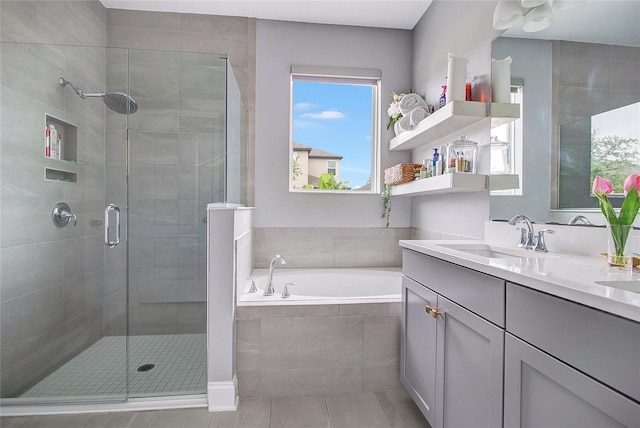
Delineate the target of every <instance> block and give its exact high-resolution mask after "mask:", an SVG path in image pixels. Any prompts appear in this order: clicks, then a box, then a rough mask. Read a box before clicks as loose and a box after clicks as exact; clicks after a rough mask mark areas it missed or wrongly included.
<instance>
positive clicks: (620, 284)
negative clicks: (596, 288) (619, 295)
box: [596, 280, 640, 293]
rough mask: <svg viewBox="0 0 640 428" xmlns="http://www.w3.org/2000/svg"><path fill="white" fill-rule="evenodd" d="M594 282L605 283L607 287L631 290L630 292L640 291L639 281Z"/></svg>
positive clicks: (597, 282)
mask: <svg viewBox="0 0 640 428" xmlns="http://www.w3.org/2000/svg"><path fill="white" fill-rule="evenodd" d="M596 284H600V285H606V286H607V287H613V288H619V289H620V290H625V291H631V292H632V293H640V281H638V280H635V281H596Z"/></svg>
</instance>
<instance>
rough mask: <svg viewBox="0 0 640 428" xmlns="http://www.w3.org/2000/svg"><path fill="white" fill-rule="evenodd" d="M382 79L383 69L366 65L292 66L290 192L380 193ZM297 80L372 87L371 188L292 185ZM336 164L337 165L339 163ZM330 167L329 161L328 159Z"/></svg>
mask: <svg viewBox="0 0 640 428" xmlns="http://www.w3.org/2000/svg"><path fill="white" fill-rule="evenodd" d="M381 80H382V72H381V71H380V70H375V69H364V68H343V67H322V66H299V65H293V66H291V73H290V77H289V109H290V112H289V152H288V157H289V173H288V177H289V178H288V182H289V185H288V187H289V192H290V193H311V194H327V193H332V194H341V195H372V194H379V193H380V191H381V185H380V177H381V175H380V147H381V146H380V123H381V119H380V114H381V113H380V112H381V97H380V93H381V90H380V88H381ZM295 81H307V82H318V83H339V84H351V85H353V84H355V85H358V84H359V85H368V86H371V88H372V109H371V110H372V111H371V119H372V124H371V128H372V129H371V145H370V149H371V166H370V168H371V178H370V180H371V183H370V189H366V190H359V189H355V190H354V189H351V190H328V189H300V188H294V187H293V181H294V178H293V167H294V162H295V161H294V159H293V158H294V156H293V155H292V154H293V153H294V152H295V151H294V148H293V143H294V141H293V131H294V129H293V122H294V114H295V112H294V103H293V101H294V94H293V86H294V82H295ZM336 167H337V166H336ZM327 169H328V163H327Z"/></svg>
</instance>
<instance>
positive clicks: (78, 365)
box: [21, 334, 207, 399]
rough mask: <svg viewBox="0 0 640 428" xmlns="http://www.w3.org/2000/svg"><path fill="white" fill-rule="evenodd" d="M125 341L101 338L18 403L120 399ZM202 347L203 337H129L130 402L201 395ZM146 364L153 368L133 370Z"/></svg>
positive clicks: (203, 381)
mask: <svg viewBox="0 0 640 428" xmlns="http://www.w3.org/2000/svg"><path fill="white" fill-rule="evenodd" d="M126 340H127V338H126V337H124V336H107V337H103V338H101V339H100V340H98V341H97V342H96V343H94V344H93V345H91V346H90V347H89V348H88V349H86V350H85V351H84V352H82V353H81V354H79V355H78V356H76V357H75V358H73V359H72V360H71V361H69V362H68V363H66V364H65V365H64V366H62V367H60V368H59V369H58V370H56V371H55V372H53V373H51V374H50V375H49V376H47V377H46V378H44V379H43V380H42V381H40V382H39V383H38V384H36V385H35V386H33V387H32V388H31V389H29V390H28V391H27V392H25V393H24V394H22V396H21V397H30V398H50V397H55V398H66V397H70V398H77V397H82V398H83V399H85V398H86V399H91V398H95V399H100V398H105V397H113V396H122V397H124V396H125V392H126V391H125V387H126V379H125V375H124V367H125V364H126V355H127V354H126ZM206 345H207V340H206V337H205V335H204V334H172V335H153V336H130V337H129V397H150V396H158V395H180V394H201V393H204V392H206V363H207V357H206V351H207V350H206ZM149 363H151V364H154V365H155V367H154V368H153V369H151V370H149V371H145V372H139V371H138V370H137V369H138V367H140V366H142V365H143V364H149Z"/></svg>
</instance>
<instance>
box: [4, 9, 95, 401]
mask: <svg viewBox="0 0 640 428" xmlns="http://www.w3.org/2000/svg"><path fill="white" fill-rule="evenodd" d="M0 15H1V22H0V28H1V32H0V38H1V40H2V49H1V52H0V55H1V58H0V59H1V61H0V62H1V66H2V68H1V70H0V74H1V76H2V78H1V79H2V80H1V84H2V86H1V88H0V90H1V93H0V95H1V98H2V100H1V102H0V115H1V129H0V152H1V155H2V157H1V183H0V184H1V187H0V189H1V190H0V192H1V193H0V203H1V210H0V212H1V215H2V217H1V219H0V225H1V234H2V241H1V248H0V258H1V263H2V267H1V274H0V282H1V289H0V300H1V301H2V303H1V306H0V312H1V321H0V323H1V329H2V330H1V336H2V339H1V340H2V342H1V344H0V347H1V349H2V351H1V352H2V355H1V359H2V367H1V372H2V384H1V388H2V397H10V396H14V395H15V394H16V393H20V392H21V391H22V390H24V388H26V387H28V386H29V385H30V384H31V383H32V382H33V381H34V380H36V379H38V378H39V377H41V376H42V375H44V374H47V373H48V372H49V371H51V370H52V369H54V368H56V367H57V366H58V365H60V364H62V363H63V362H65V361H66V360H67V359H69V358H71V357H72V356H74V355H75V354H77V353H78V352H80V351H82V350H83V349H84V348H85V347H86V346H88V345H90V344H91V343H93V342H94V341H95V340H97V339H99V338H100V337H101V336H102V334H103V304H102V301H103V295H104V292H105V291H104V289H103V276H104V249H105V246H104V244H102V239H103V236H102V234H103V229H102V227H101V226H100V225H99V224H98V223H96V222H95V220H96V219H97V220H100V219H101V218H102V215H103V214H102V211H103V209H104V206H103V176H104V163H105V160H104V148H103V147H104V137H103V135H104V134H103V133H104V114H105V113H104V110H105V108H104V105H103V104H102V103H101V102H100V101H99V100H95V99H91V100H81V99H80V98H78V97H77V96H76V95H75V94H74V93H73V92H72V91H71V90H70V88H62V87H60V86H59V85H58V83H57V82H58V78H59V77H60V76H65V77H67V78H68V79H70V80H72V81H74V82H76V83H77V84H78V85H81V86H82V87H83V88H84V89H85V90H86V91H87V92H103V91H104V90H105V89H106V76H105V74H106V73H105V69H106V50H105V48H104V47H102V48H83V47H70V46H62V45H67V44H69V45H86V46H105V45H106V21H107V15H106V10H105V9H104V7H103V6H102V5H101V4H100V3H99V2H98V1H74V2H58V1H52V2H35V1H2V2H0ZM28 43H38V45H29V44H28ZM44 43H47V44H44ZM54 44H55V45H54ZM45 112H46V113H50V114H53V115H55V116H57V117H59V118H61V119H64V120H66V121H68V122H71V123H73V124H75V125H77V126H78V132H79V135H78V141H79V148H78V156H77V161H78V162H77V164H72V163H69V162H64V161H59V160H51V159H45V157H44V143H43V140H44V137H43V129H44V116H45ZM45 166H46V167H50V168H56V169H64V170H69V171H72V172H75V173H77V176H78V181H77V183H65V182H51V181H44V168H45ZM61 200H65V201H67V202H68V203H69V205H70V206H71V208H72V210H73V211H74V212H75V213H76V214H77V215H78V225H77V227H73V225H69V226H67V227H65V228H61V229H59V228H56V227H55V226H54V225H53V222H52V221H51V210H52V208H53V205H54V204H55V203H56V202H58V201H61Z"/></svg>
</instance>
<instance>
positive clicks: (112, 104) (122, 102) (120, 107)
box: [58, 77, 138, 114]
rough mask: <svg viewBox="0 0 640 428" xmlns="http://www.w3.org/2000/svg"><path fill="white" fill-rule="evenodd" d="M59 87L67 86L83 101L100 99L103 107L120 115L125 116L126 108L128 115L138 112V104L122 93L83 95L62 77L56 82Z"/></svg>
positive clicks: (81, 91)
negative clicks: (103, 104)
mask: <svg viewBox="0 0 640 428" xmlns="http://www.w3.org/2000/svg"><path fill="white" fill-rule="evenodd" d="M58 83H60V86H62V87H65V86H66V85H69V86H71V87H72V88H73V90H74V92H75V93H76V94H77V95H78V96H79V97H80V98H82V99H83V100H84V99H87V98H97V97H101V98H102V100H103V101H104V103H105V105H106V106H107V107H109V109H110V110H112V111H114V112H116V113H120V114H127V108H128V109H129V111H128V113H129V114H133V113H135V112H136V111H137V110H138V103H136V102H135V101H134V100H133V98H131V97H130V96H129V95H128V94H125V93H124V92H109V93H106V94H85V93H84V91H83V90H82V89H80V88H78V87H77V86H76V85H74V84H73V83H71V82H69V81H68V80H65V79H64V78H63V77H61V78H60V80H58Z"/></svg>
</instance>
